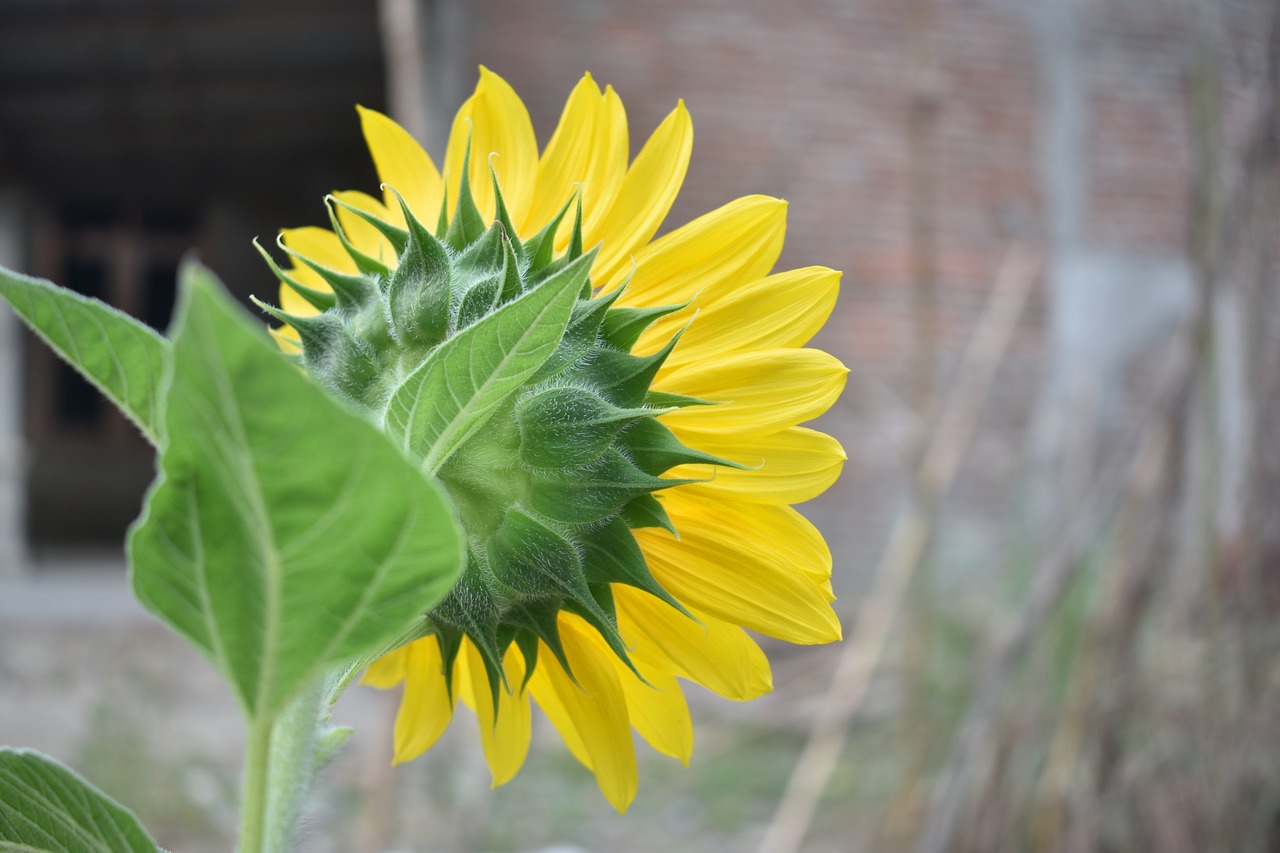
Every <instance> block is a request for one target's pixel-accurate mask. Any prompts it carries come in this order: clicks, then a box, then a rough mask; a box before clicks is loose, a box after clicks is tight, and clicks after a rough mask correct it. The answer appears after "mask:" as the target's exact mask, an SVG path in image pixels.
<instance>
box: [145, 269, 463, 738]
mask: <svg viewBox="0 0 1280 853" xmlns="http://www.w3.org/2000/svg"><path fill="white" fill-rule="evenodd" d="M175 330H176V331H175V334H174V338H173V340H174V343H173V348H174V367H173V381H172V386H171V389H170V391H169V394H168V399H167V405H166V410H165V418H166V428H167V430H168V435H169V440H168V444H167V446H166V448H165V450H164V452H163V454H162V456H161V460H160V467H161V476H160V478H159V479H158V480H157V483H156V484H155V485H154V486H153V487H152V489H151V492H150V493H149V494H148V497H147V502H146V507H145V509H144V511H143V516H142V518H141V519H140V520H139V521H138V522H137V523H136V524H135V525H134V527H133V529H132V531H131V532H130V537H129V552H130V562H131V564H132V568H133V588H134V592H135V593H136V594H137V596H138V598H139V599H140V600H141V601H142V603H143V604H144V605H145V606H146V607H147V608H148V609H149V610H151V611H152V612H153V613H155V614H156V615H157V616H159V617H160V618H161V619H163V620H165V621H166V622H168V623H169V624H170V625H171V626H173V627H174V628H175V629H176V630H177V631H178V632H179V633H181V634H183V635H184V636H186V637H187V638H188V639H189V640H191V641H192V642H193V643H194V644H195V645H196V646H197V647H198V648H199V649H200V650H201V651H202V652H204V653H205V654H206V655H207V656H208V657H209V658H210V659H211V660H212V661H213V662H214V664H215V665H216V666H217V667H218V668H219V669H220V670H221V671H222V673H223V674H224V675H225V676H226V678H227V680H228V681H229V682H230V683H231V686H232V689H233V691H234V693H235V695H236V696H237V698H238V699H239V700H240V702H241V704H242V705H243V707H244V708H245V711H246V713H247V714H248V715H250V717H251V718H255V719H261V718H262V717H263V716H264V715H265V716H270V715H274V714H275V713H277V712H278V711H279V710H280V709H282V708H283V707H284V706H285V705H286V704H287V703H288V701H289V699H290V698H291V697H292V696H293V695H294V694H295V693H296V692H297V691H298V690H299V689H300V688H301V687H302V686H303V685H304V684H305V683H306V682H307V681H308V680H309V679H310V678H312V677H314V676H315V675H316V674H317V673H318V672H319V671H320V670H321V669H322V668H323V667H325V666H327V665H331V664H334V663H337V662H339V661H343V660H345V659H348V658H351V657H354V656H356V655H359V654H360V653H362V652H364V651H368V650H370V649H372V648H373V647H375V646H377V645H378V644H380V643H385V642H387V641H389V640H391V639H392V638H394V637H395V636H396V635H398V634H399V632H401V631H403V630H404V629H405V627H406V626H407V625H408V624H409V623H410V622H411V621H412V620H413V619H414V617H416V616H418V615H420V614H422V613H425V612H426V611H427V610H428V609H430V607H431V606H432V605H434V604H435V603H436V602H437V601H438V600H439V599H440V598H441V597H443V596H444V594H445V593H447V592H448V590H449V588H450V586H452V584H453V581H454V579H455V578H456V577H457V575H458V572H459V571H460V570H461V567H462V560H463V544H462V533H461V529H460V525H459V522H458V520H457V516H456V513H455V511H454V509H453V506H452V503H451V502H450V501H449V499H448V497H447V495H446V494H445V493H444V490H443V489H442V488H441V487H440V486H438V485H437V484H436V483H434V482H433V481H430V480H428V479H426V478H425V477H424V476H423V475H422V474H421V473H420V471H419V470H418V468H417V466H416V465H414V464H413V463H411V462H409V461H408V460H407V459H405V458H404V456H403V455H402V454H401V453H400V452H399V451H398V450H396V448H395V447H394V446H393V445H392V444H391V443H390V442H389V441H388V440H387V439H386V437H385V436H383V435H382V434H381V433H380V432H379V431H378V430H377V429H376V428H375V427H374V426H373V425H371V424H370V423H368V422H367V421H365V420H364V419H362V418H361V417H359V416H358V415H356V414H354V413H353V412H351V411H350V410H348V409H346V408H344V407H343V406H342V405H341V404H339V403H338V402H337V401H335V400H334V399H333V398H332V397H331V396H329V395H328V394H327V393H326V392H324V391H323V390H322V389H321V388H319V387H318V386H316V385H314V384H313V383H312V382H310V381H309V380H308V379H307V378H306V377H305V376H304V375H303V374H302V373H300V372H299V371H298V370H297V369H296V368H295V367H293V366H292V365H291V364H290V363H289V362H288V361H287V360H286V359H284V358H282V357H281V355H280V353H279V352H278V350H277V349H276V348H275V347H274V346H273V345H272V344H271V343H270V341H268V340H267V338H266V335H265V334H264V333H263V332H262V331H261V329H260V327H259V326H257V324H255V323H254V322H253V321H252V320H251V319H250V318H249V317H248V316H247V315H245V314H244V312H243V311H241V310H240V308H239V307H238V306H236V305H234V303H232V301H231V300H230V298H229V297H228V296H226V295H225V293H224V292H223V291H222V290H221V288H220V286H219V285H218V283H217V281H216V279H214V278H213V276H212V274H211V273H209V272H208V271H207V270H205V269H203V268H201V267H198V266H195V265H190V266H187V267H185V268H184V269H183V272H182V292H181V300H180V304H179V310H178V313H177V320H176V322H175Z"/></svg>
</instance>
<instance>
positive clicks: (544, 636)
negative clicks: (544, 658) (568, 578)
mask: <svg viewBox="0 0 1280 853" xmlns="http://www.w3.org/2000/svg"><path fill="white" fill-rule="evenodd" d="M559 613H560V600H559V599H556V598H542V599H534V600H531V601H521V602H519V603H515V604H510V605H508V606H507V609H506V611H505V612H504V613H503V616H502V618H503V619H505V620H506V621H507V622H509V623H511V624H512V625H515V626H517V628H518V629H519V630H517V631H516V640H517V642H520V641H521V637H522V636H523V637H525V638H532V640H533V643H532V646H533V648H532V650H529V649H526V648H525V645H521V646H520V651H521V653H523V654H524V662H525V667H526V670H525V684H528V683H529V677H530V676H531V675H533V668H534V666H536V665H537V663H538V641H539V640H541V641H542V642H543V643H545V644H546V646H547V648H548V649H550V650H551V654H553V655H554V656H555V659H556V660H558V661H559V662H560V666H561V667H562V668H563V669H564V671H565V673H566V674H567V675H568V676H569V678H570V679H571V680H572V681H573V682H574V683H575V684H577V678H576V677H575V676H574V674H573V668H572V667H570V666H569V658H568V657H567V656H566V655H565V653H564V642H563V641H562V640H561V638H560V622H559V619H558V614H559ZM523 642H524V643H525V644H528V642H529V640H528V639H525V640H523ZM522 689H523V686H522Z"/></svg>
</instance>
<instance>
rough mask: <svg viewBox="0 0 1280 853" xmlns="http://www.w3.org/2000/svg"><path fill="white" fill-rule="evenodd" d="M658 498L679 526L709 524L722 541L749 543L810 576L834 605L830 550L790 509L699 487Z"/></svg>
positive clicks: (802, 517)
mask: <svg viewBox="0 0 1280 853" xmlns="http://www.w3.org/2000/svg"><path fill="white" fill-rule="evenodd" d="M661 499H662V505H663V507H664V508H666V510H667V512H668V514H670V516H671V518H672V519H680V522H677V523H684V524H686V525H688V524H702V525H705V524H713V525H714V526H715V527H716V528H717V529H718V530H719V531H720V533H721V534H722V535H723V536H724V537H725V538H729V539H734V538H740V539H743V540H750V541H751V542H752V543H753V544H754V546H755V547H756V548H757V549H759V550H760V551H761V552H762V553H764V554H765V555H766V559H768V560H771V561H772V562H774V563H776V564H777V565H778V566H781V567H783V568H785V569H786V570H787V571H792V572H796V573H798V574H802V575H804V576H806V577H808V578H809V580H810V582H811V583H814V584H816V585H817V586H818V587H820V588H821V589H822V590H823V592H824V593H826V595H827V599H828V600H829V601H834V600H835V598H834V596H832V595H831V549H830V548H829V547H828V546H827V541H826V540H825V539H823V538H822V534H821V533H820V532H819V531H818V528H816V527H814V526H813V524H812V523H811V522H810V521H809V520H808V519H807V518H805V517H804V516H803V515H801V514H800V513H799V512H797V511H796V510H794V509H792V508H791V507H789V506H773V505H768V504H760V503H749V502H745V501H740V500H729V499H726V496H725V495H724V494H715V493H709V492H708V491H707V490H706V488H705V487H704V486H701V485H690V486H681V487H679V488H676V489H671V490H669V491H666V492H663V493H662V498H661ZM677 530H679V528H678V527H677Z"/></svg>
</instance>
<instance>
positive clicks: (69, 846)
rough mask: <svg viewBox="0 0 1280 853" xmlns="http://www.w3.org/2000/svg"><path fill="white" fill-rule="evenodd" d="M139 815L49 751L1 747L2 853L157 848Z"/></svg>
mask: <svg viewBox="0 0 1280 853" xmlns="http://www.w3.org/2000/svg"><path fill="white" fill-rule="evenodd" d="M156 849H157V848H156V844H155V842H154V841H152V840H151V839H150V838H149V837H148V836H147V832H146V830H144V829H143V828H142V826H141V825H140V824H139V823H138V820H137V818H135V817H134V816H133V814H132V813H130V812H129V811H128V810H127V809H125V808H123V807H122V806H120V805H119V804H118V803H116V802H115V801H114V800H112V799H111V798H110V797H108V796H107V795H106V794H104V793H102V792H101V791H99V790H98V789H97V788H95V787H93V786H92V785H90V784H89V783H88V782H86V781H85V780H84V779H82V778H80V777H79V776H78V775H76V774H75V773H73V772H72V771H71V770H69V769H67V768H66V767H64V766H62V765H61V764H59V763H58V762H57V761H54V760H53V759H51V758H48V757H47V756H44V755H41V754H40V753H37V752H31V751H29V750H15V749H7V748H0V853H155V852H156Z"/></svg>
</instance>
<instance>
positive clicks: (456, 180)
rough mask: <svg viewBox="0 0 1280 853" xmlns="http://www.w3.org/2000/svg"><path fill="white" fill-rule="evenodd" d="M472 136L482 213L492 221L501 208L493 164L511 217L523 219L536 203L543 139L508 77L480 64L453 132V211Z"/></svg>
mask: <svg viewBox="0 0 1280 853" xmlns="http://www.w3.org/2000/svg"><path fill="white" fill-rule="evenodd" d="M468 138H470V140H471V167H470V170H469V172H468V175H467V177H468V179H469V180H470V182H471V194H472V197H473V198H474V199H475V202H476V207H478V208H479V209H480V215H481V217H483V218H484V220H485V221H486V222H488V221H490V220H492V219H493V216H494V212H495V210H496V209H497V208H496V205H495V203H494V197H493V178H492V177H491V176H490V174H489V165H490V163H492V164H493V171H494V173H495V174H497V176H498V183H499V184H500V185H501V186H502V197H503V199H505V201H506V203H507V210H508V212H510V214H511V221H512V222H524V221H525V219H526V218H527V217H528V215H529V206H530V205H531V204H532V202H533V192H534V181H535V180H536V179H537V169H538V141H537V139H536V138H535V137H534V135H533V122H531V121H530V120H529V112H528V110H526V109H525V108H524V103H523V102H522V101H521V100H520V96H519V95H517V94H516V93H515V90H514V89H512V88H511V86H510V85H508V84H507V81H505V80H503V79H502V78H501V77H499V76H498V75H497V74H494V73H493V72H492V71H490V70H489V69H487V68H485V67H484V66H483V65H482V66H480V80H479V82H477V83H476V90H475V94H473V95H472V96H471V97H470V98H468V99H467V101H466V103H464V104H463V105H462V108H461V109H459V110H458V114H457V116H455V117H454V120H453V128H452V130H450V132H449V148H448V151H447V152H446V154H445V159H444V171H445V182H446V183H447V185H448V187H449V215H450V216H452V215H453V211H454V206H455V204H456V203H457V198H458V185H459V184H460V183H461V182H462V161H463V157H464V156H465V154H466V150H467V140H468ZM493 155H496V156H493ZM430 221H432V222H434V221H435V220H434V219H432V220H430Z"/></svg>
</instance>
